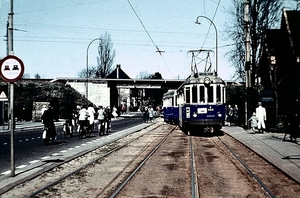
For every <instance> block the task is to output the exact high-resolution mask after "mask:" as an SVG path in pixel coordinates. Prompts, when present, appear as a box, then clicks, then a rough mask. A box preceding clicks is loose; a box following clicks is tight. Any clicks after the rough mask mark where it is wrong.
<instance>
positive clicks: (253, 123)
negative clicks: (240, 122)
mask: <svg viewBox="0 0 300 198" xmlns="http://www.w3.org/2000/svg"><path fill="white" fill-rule="evenodd" d="M248 122H250V127H251V128H252V131H253V132H254V133H255V129H256V127H257V126H258V119H257V117H256V114H255V112H253V114H252V116H251V118H249V120H248Z"/></svg>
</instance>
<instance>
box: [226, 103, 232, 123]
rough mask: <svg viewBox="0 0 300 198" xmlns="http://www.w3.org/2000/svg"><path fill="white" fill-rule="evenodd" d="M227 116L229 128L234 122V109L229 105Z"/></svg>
mask: <svg viewBox="0 0 300 198" xmlns="http://www.w3.org/2000/svg"><path fill="white" fill-rule="evenodd" d="M226 115H227V124H228V126H230V125H231V122H232V121H233V108H232V107H231V105H228V107H227V112H226Z"/></svg>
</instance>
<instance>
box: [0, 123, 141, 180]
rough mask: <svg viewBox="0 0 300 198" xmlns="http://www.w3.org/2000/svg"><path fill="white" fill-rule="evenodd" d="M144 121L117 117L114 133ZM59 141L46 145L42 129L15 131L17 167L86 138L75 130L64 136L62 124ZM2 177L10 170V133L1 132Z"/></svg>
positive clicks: (93, 136)
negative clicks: (66, 136)
mask: <svg viewBox="0 0 300 198" xmlns="http://www.w3.org/2000/svg"><path fill="white" fill-rule="evenodd" d="M139 123H142V118H125V119H117V120H114V121H113V122H112V133H117V132H118V131H121V130H124V129H127V128H130V127H133V126H136V125H137V124H139ZM56 131H57V135H58V136H57V141H56V143H53V144H51V143H50V145H49V146H45V145H44V142H43V139H42V138H41V136H42V129H35V130H32V129H31V130H23V131H20V132H15V135H14V140H15V141H14V150H15V167H16V168H18V167H20V166H22V165H25V164H28V163H31V162H33V161H34V160H37V159H41V158H43V157H44V156H49V155H52V154H54V153H59V152H60V151H62V150H65V149H67V148H70V147H74V146H77V145H80V144H81V143H82V142H83V141H84V139H79V137H78V133H77V132H75V133H74V136H73V137H69V138H64V136H63V129H62V126H57V127H56ZM98 137H99V134H98V133H97V132H95V133H92V135H91V137H87V138H89V139H90V140H91V141H92V140H94V139H96V138H98ZM0 159H1V160H0V177H1V176H2V175H4V174H3V173H4V172H6V171H9V170H10V166H11V157H10V134H9V133H3V134H0Z"/></svg>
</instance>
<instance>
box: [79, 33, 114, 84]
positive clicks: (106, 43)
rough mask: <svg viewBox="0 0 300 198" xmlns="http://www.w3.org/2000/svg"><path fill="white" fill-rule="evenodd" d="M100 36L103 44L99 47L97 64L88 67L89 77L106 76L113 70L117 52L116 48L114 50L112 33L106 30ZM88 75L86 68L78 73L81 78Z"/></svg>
mask: <svg viewBox="0 0 300 198" xmlns="http://www.w3.org/2000/svg"><path fill="white" fill-rule="evenodd" d="M100 38H101V44H100V46H99V48H98V56H97V66H89V67H88V77H89V78H105V77H106V76H107V75H109V74H110V73H111V72H112V70H113V68H112V66H113V62H114V58H115V55H116V53H115V50H113V43H112V41H111V37H110V34H108V33H107V32H105V34H104V35H101V36H100ZM86 76H87V71H86V69H83V70H81V71H80V72H79V73H78V77H79V78H86Z"/></svg>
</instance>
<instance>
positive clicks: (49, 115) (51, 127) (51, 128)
mask: <svg viewBox="0 0 300 198" xmlns="http://www.w3.org/2000/svg"><path fill="white" fill-rule="evenodd" d="M54 120H55V116H54V113H53V108H52V106H51V105H49V107H48V109H47V110H45V111H44V113H43V115H42V121H43V124H44V127H45V128H47V129H48V131H47V132H48V133H49V135H48V136H49V137H52V139H53V140H55V139H56V129H55V124H54Z"/></svg>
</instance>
